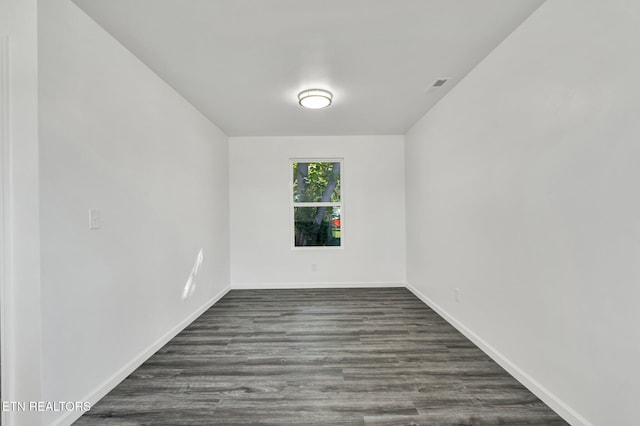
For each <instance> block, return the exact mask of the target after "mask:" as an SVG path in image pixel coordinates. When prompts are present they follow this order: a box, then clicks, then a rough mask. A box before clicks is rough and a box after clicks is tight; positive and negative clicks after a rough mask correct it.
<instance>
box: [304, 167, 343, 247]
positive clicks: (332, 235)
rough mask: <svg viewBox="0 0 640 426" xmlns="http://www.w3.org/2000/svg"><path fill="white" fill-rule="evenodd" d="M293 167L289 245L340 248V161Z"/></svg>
mask: <svg viewBox="0 0 640 426" xmlns="http://www.w3.org/2000/svg"><path fill="white" fill-rule="evenodd" d="M292 164H293V246H294V247H340V246H342V196H341V189H342V188H341V184H342V160H328V161H308V160H306V161H304V160H294V161H293V162H292Z"/></svg>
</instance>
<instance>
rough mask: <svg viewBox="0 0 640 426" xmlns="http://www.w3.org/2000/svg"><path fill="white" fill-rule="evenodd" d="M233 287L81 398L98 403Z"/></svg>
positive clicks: (68, 417)
mask: <svg viewBox="0 0 640 426" xmlns="http://www.w3.org/2000/svg"><path fill="white" fill-rule="evenodd" d="M230 289H231V287H230V286H227V287H225V288H224V289H223V290H222V291H221V292H220V293H218V294H217V295H215V296H214V297H213V298H211V299H210V300H209V301H207V302H206V303H205V304H204V305H202V306H201V307H200V308H198V309H197V310H196V311H195V312H193V313H192V314H191V315H189V316H188V317H187V318H185V319H184V320H183V321H181V322H180V323H178V324H177V325H176V326H175V327H173V328H172V329H171V330H169V331H168V332H166V333H165V334H164V335H163V336H162V337H160V338H159V339H158V340H156V341H155V342H154V343H152V344H151V345H149V347H147V348H146V349H145V350H143V351H142V352H141V353H140V354H139V355H138V356H136V357H135V358H134V359H132V360H131V361H130V362H129V363H127V364H126V365H125V366H124V367H122V368H121V369H120V370H119V371H118V372H116V373H115V374H114V375H113V376H111V377H110V378H109V379H108V380H106V381H105V382H104V383H102V384H101V385H100V386H98V387H97V388H96V389H94V390H93V391H92V392H89V394H88V395H86V396H85V397H84V398H82V399H80V401H83V402H89V403H91V405H94V404H96V403H97V402H98V401H100V400H101V399H102V398H103V397H104V396H105V395H106V394H108V393H109V392H111V390H113V388H115V387H116V386H117V385H118V384H119V383H120V382H122V381H123V380H124V379H125V378H126V377H127V376H128V375H129V374H131V373H133V372H134V371H135V370H136V369H137V368H138V367H140V366H141V365H142V364H143V363H144V362H145V361H146V360H147V359H149V358H150V357H151V355H153V354H154V353H156V352H157V351H158V350H159V349H160V348H162V347H163V346H164V345H166V344H167V343H168V342H169V341H170V340H171V339H173V338H174V337H175V336H176V335H177V334H178V333H180V332H181V331H182V330H184V329H185V328H186V327H187V326H188V325H189V324H191V323H192V322H193V321H195V320H196V319H197V318H198V317H199V316H200V315H202V314H203V313H204V312H205V311H206V310H207V309H209V308H210V307H211V306H213V305H214V304H215V303H216V302H217V301H218V300H220V299H221V298H222V297H223V296H224V295H225V294H227V293H228V292H229V290H230ZM82 414H83V413H82V412H80V411H68V412H66V413H65V414H63V415H62V416H60V417H58V418H57V419H56V420H54V421H53V423H52V425H56V426H62V425H70V424H72V423H73V422H75V421H76V420H78V419H79V418H80V416H81V415H82Z"/></svg>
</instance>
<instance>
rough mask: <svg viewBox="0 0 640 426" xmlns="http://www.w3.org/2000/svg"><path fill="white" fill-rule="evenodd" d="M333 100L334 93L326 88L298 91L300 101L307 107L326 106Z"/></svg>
mask: <svg viewBox="0 0 640 426" xmlns="http://www.w3.org/2000/svg"><path fill="white" fill-rule="evenodd" d="M332 101H333V94H332V93H331V92H330V91H328V90H324V89H307V90H303V91H302V92H300V93H298V103H299V104H300V105H301V106H303V107H305V108H310V109H320V108H326V107H328V106H329V105H331V102H332Z"/></svg>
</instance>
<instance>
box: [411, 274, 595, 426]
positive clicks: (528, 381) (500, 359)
mask: <svg viewBox="0 0 640 426" xmlns="http://www.w3.org/2000/svg"><path fill="white" fill-rule="evenodd" d="M406 287H407V289H408V290H409V291H411V292H412V293H413V294H415V295H416V297H418V298H419V299H420V300H422V301H423V302H424V303H425V304H426V305H427V306H429V307H430V308H431V309H433V310H434V311H436V312H437V313H438V315H440V316H441V317H442V318H444V319H445V320H446V321H447V322H448V323H449V324H451V325H452V326H453V327H455V328H456V329H457V330H458V331H459V332H460V333H462V334H464V336H465V337H467V338H468V339H469V340H471V341H472V342H473V343H474V344H475V345H476V346H478V347H479V348H480V349H481V350H482V351H483V352H484V353H486V354H487V355H488V356H489V357H490V358H491V359H493V360H494V361H495V362H496V363H498V365H500V366H501V367H502V368H504V369H505V370H506V371H507V372H508V373H509V374H511V375H512V376H513V377H514V378H515V379H516V380H518V381H519V382H520V383H522V385H523V386H525V387H526V388H527V389H529V390H530V391H531V392H533V393H534V394H535V395H536V396H537V397H538V398H540V399H541V400H542V402H544V403H545V404H547V405H548V406H549V407H551V409H552V410H554V411H555V412H556V413H558V415H560V416H561V417H562V418H563V419H565V420H566V421H567V422H569V423H570V424H571V425H574V426H592V424H591V423H590V422H588V421H587V419H585V418H584V417H582V416H581V415H580V414H579V413H578V412H576V411H575V410H574V409H572V408H571V407H569V405H567V404H566V403H565V402H564V401H562V400H561V399H560V398H558V397H557V396H556V395H555V394H553V393H552V392H551V391H549V390H548V389H547V388H545V387H544V386H543V385H542V384H540V383H539V382H538V381H536V380H535V379H534V378H533V377H531V376H529V375H528V374H527V373H526V372H524V371H523V370H522V369H521V368H520V367H518V366H517V365H516V364H515V363H514V362H513V361H511V360H510V359H508V358H507V357H505V356H504V355H502V354H501V353H500V352H499V351H498V350H496V349H495V348H494V347H493V346H491V345H490V344H489V343H487V342H486V341H485V340H484V339H482V338H481V337H480V336H478V335H477V334H476V333H474V332H473V331H471V330H470V329H469V328H468V327H467V326H465V325H464V324H462V323H461V322H460V321H458V320H457V319H456V318H455V317H454V316H453V315H451V314H449V313H448V312H447V311H446V310H445V309H443V308H442V307H440V306H439V305H438V304H437V303H435V302H434V301H433V300H431V299H429V298H428V297H427V296H425V295H424V294H422V293H421V292H420V291H419V290H418V289H417V288H415V287H414V286H412V285H411V284H409V283H407V286H406Z"/></svg>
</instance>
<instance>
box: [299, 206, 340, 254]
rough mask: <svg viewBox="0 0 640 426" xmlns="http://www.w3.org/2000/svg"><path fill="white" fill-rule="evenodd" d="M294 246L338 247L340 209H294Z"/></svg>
mask: <svg viewBox="0 0 640 426" xmlns="http://www.w3.org/2000/svg"><path fill="white" fill-rule="evenodd" d="M293 214H294V218H295V236H294V238H295V246H296V247H318V246H340V207H294V208H293Z"/></svg>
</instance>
